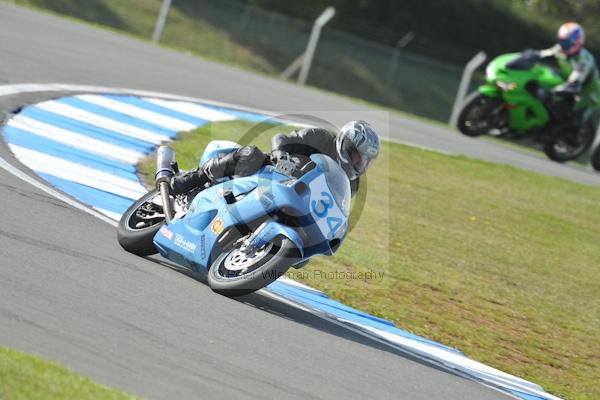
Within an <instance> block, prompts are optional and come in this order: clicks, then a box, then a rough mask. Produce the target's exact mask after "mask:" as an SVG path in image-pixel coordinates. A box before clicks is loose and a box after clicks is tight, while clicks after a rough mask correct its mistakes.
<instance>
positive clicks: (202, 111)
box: [144, 97, 236, 122]
mask: <svg viewBox="0 0 600 400" xmlns="http://www.w3.org/2000/svg"><path fill="white" fill-rule="evenodd" d="M144 100H145V101H147V102H149V103H152V104H156V105H157V106H161V107H164V108H168V109H170V110H173V111H177V112H180V113H182V114H187V115H190V116H192V117H196V118H202V119H205V120H207V121H212V122H214V121H230V120H233V119H236V118H235V117H234V116H233V115H230V114H226V113H224V112H221V111H217V110H213V109H212V108H208V107H204V106H201V105H199V104H194V103H190V102H184V101H175V100H162V99H156V98H154V99H153V98H149V97H145V98H144Z"/></svg>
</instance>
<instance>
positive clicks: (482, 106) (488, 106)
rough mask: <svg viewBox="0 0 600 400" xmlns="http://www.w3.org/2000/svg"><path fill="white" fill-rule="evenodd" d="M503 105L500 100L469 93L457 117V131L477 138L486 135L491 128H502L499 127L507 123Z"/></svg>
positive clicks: (477, 93) (502, 101)
mask: <svg viewBox="0 0 600 400" xmlns="http://www.w3.org/2000/svg"><path fill="white" fill-rule="evenodd" d="M503 105H504V100H502V99H501V98H497V97H489V96H485V95H483V94H481V93H479V92H475V93H471V95H469V97H467V99H466V100H465V105H464V106H463V108H462V110H461V111H460V114H459V115H458V125H457V128H458V130H459V131H460V132H461V133H462V134H463V135H466V136H470V137H477V136H481V135H486V134H488V133H489V131H490V130H491V129H493V128H503V126H501V125H502V124H504V125H505V124H506V122H507V116H506V110H505V109H504V107H502V106H503Z"/></svg>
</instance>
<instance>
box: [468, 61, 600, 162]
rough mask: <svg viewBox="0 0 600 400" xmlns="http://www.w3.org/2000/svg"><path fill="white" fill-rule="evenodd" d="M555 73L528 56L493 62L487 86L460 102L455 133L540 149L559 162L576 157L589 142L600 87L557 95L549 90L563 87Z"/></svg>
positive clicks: (551, 66) (589, 86)
mask: <svg viewBox="0 0 600 400" xmlns="http://www.w3.org/2000/svg"><path fill="white" fill-rule="evenodd" d="M559 72H560V71H559V68H558V66H557V65H553V64H552V63H547V62H545V61H542V60H540V59H539V57H538V56H537V54H536V52H534V51H531V50H526V51H524V52H522V53H511V54H504V55H501V56H499V57H497V58H496V59H494V60H492V62H491V63H490V64H489V65H488V66H487V69H486V84H484V85H482V86H480V87H479V90H478V91H477V92H475V93H473V94H471V95H470V96H469V97H468V98H467V100H466V101H465V105H464V106H463V108H462V110H461V112H460V115H459V118H458V129H459V130H460V131H461V132H462V133H463V134H465V135H467V136H472V137H475V136H480V135H484V134H488V135H492V136H502V137H508V138H512V139H517V140H521V141H524V142H527V141H530V142H533V143H535V144H538V143H541V144H542V148H543V150H544V153H545V154H546V155H547V156H548V158H550V159H551V160H554V161H558V162H564V161H568V160H573V159H575V158H577V157H579V156H580V155H582V154H583V153H585V151H586V150H588V148H589V147H590V145H591V144H592V142H593V140H594V136H595V131H596V119H597V115H598V110H599V109H600V105H599V104H598V99H600V84H592V85H586V87H585V89H584V91H583V92H582V93H580V94H574V93H572V92H568V91H563V92H560V93H556V92H553V91H552V89H553V88H556V87H557V86H559V85H561V84H563V83H565V80H564V79H563V78H562V77H561V75H560V73H559ZM594 79H595V78H594ZM540 99H544V101H542V100H540Z"/></svg>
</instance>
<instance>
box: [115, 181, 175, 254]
mask: <svg viewBox="0 0 600 400" xmlns="http://www.w3.org/2000/svg"><path fill="white" fill-rule="evenodd" d="M157 195H159V191H158V189H154V190H152V191H150V192H148V193H146V194H145V195H143V196H142V197H141V198H140V199H139V200H137V201H136V202H135V203H133V204H132V205H131V207H129V208H128V209H127V211H125V213H124V214H123V216H122V217H121V220H120V221H119V225H118V226H117V240H118V241H119V244H120V245H121V247H123V248H124V249H125V250H127V251H128V252H130V253H133V254H136V255H138V256H142V257H144V256H150V255H153V254H156V253H158V251H157V250H156V246H154V243H153V241H152V239H153V238H154V235H155V234H156V232H158V230H159V229H160V227H161V226H163V225H164V223H165V221H164V218H163V219H162V221H161V220H160V219H159V218H158V219H156V220H154V221H153V222H154V223H152V224H150V225H148V226H144V227H141V228H136V226H137V224H138V223H139V222H140V221H141V220H140V219H138V217H137V215H136V212H137V210H138V209H139V208H140V207H142V206H143V205H144V204H146V203H148V202H149V201H150V200H152V199H153V198H154V197H156V196H157Z"/></svg>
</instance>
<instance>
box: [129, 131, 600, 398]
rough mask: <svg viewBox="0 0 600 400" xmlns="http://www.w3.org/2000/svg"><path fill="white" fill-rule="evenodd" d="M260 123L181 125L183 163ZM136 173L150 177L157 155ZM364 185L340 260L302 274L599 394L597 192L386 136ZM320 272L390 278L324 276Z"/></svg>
mask: <svg viewBox="0 0 600 400" xmlns="http://www.w3.org/2000/svg"><path fill="white" fill-rule="evenodd" d="M250 127H251V124H250V123H247V122H241V121H232V122H222V123H215V124H212V125H208V126H205V127H203V128H200V129H199V130H197V131H194V132H188V133H183V134H181V135H180V137H179V140H178V141H176V142H174V144H173V147H174V148H175V150H176V152H177V156H178V160H179V162H180V165H181V166H182V167H183V168H191V167H193V166H195V165H196V163H197V160H198V158H199V155H200V153H201V151H202V149H203V148H204V146H205V145H206V143H208V141H209V140H211V139H215V138H221V139H232V140H237V139H238V138H239V137H242V136H244V134H245V132H246V131H247V130H248V129H249V128H250ZM285 130H286V129H285V128H282V127H278V128H273V129H270V130H268V131H267V132H266V133H265V135H263V136H261V137H259V138H258V140H257V141H256V143H258V144H259V145H260V146H261V148H263V149H268V143H269V140H268V136H270V135H272V134H273V133H277V132H281V131H285ZM139 169H140V171H141V173H142V174H145V175H146V176H152V174H153V169H154V165H153V160H152V159H148V160H146V161H145V162H144V163H143V164H141V165H140V166H139ZM362 189H363V190H365V189H366V192H367V193H366V195H367V198H366V204H365V208H364V211H363V213H362V215H360V218H359V219H358V222H357V224H356V226H355V228H354V229H353V230H352V231H351V233H350V234H349V236H348V238H347V240H346V242H345V243H344V245H343V246H342V248H341V250H340V252H339V253H338V254H337V255H336V256H335V257H320V258H316V259H314V260H313V261H312V262H311V263H310V264H309V265H308V266H307V267H305V269H304V270H303V271H305V272H306V274H304V276H303V282H304V283H307V284H309V285H311V286H313V287H315V288H317V289H321V290H323V291H325V292H326V293H328V294H329V295H330V296H332V297H333V298H335V299H337V300H340V301H342V302H344V303H346V304H349V305H351V306H353V307H356V308H359V309H361V310H364V311H367V312H370V313H373V314H375V315H377V316H380V317H383V318H387V319H389V320H392V321H394V322H395V323H396V324H397V325H398V326H400V327H402V328H405V329H408V330H410V331H412V332H414V333H417V334H419V335H423V336H425V337H428V338H430V339H433V340H436V341H439V342H441V343H444V344H448V345H451V346H454V347H457V348H459V349H461V350H463V351H465V353H466V354H467V355H468V356H469V357H472V358H474V359H476V360H479V361H482V362H484V363H487V364H489V365H491V366H494V367H497V368H499V369H501V370H503V371H506V372H509V373H512V374H515V375H517V376H520V377H523V378H526V379H529V380H532V381H534V382H536V383H539V384H541V385H543V386H544V387H545V388H546V389H547V390H549V391H550V392H551V393H553V394H555V395H558V396H564V397H565V398H567V399H596V398H600V385H598V376H600V335H598V332H600V296H599V294H600V267H599V266H600V262H599V259H600V247H599V239H600V213H599V212H598V208H599V206H600V189H599V188H593V187H588V186H584V185H580V184H577V183H573V182H569V181H565V180H561V179H557V178H552V177H547V176H542V175H539V174H536V173H532V172H528V171H524V170H520V169H517V168H514V167H510V166H506V165H500V164H494V163H489V162H484V161H477V160H473V159H469V158H466V157H462V156H447V155H443V154H439V153H435V152H430V151H426V150H420V149H415V148H411V147H407V146H403V145H398V144H393V143H384V144H383V148H382V154H381V157H380V158H379V159H378V160H377V162H376V163H375V164H374V165H373V167H372V169H371V170H370V171H369V174H368V180H367V182H366V185H363V188H362ZM359 197H360V195H359ZM355 217H356V216H355ZM320 270H325V271H369V270H374V271H381V272H383V273H384V277H383V279H371V280H367V281H362V280H351V281H348V280H327V279H318V278H316V276H317V274H315V272H316V271H320ZM311 277H314V278H311Z"/></svg>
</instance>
